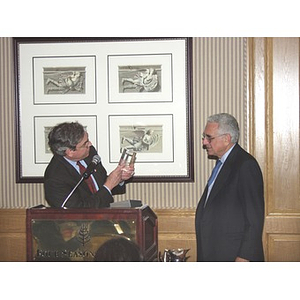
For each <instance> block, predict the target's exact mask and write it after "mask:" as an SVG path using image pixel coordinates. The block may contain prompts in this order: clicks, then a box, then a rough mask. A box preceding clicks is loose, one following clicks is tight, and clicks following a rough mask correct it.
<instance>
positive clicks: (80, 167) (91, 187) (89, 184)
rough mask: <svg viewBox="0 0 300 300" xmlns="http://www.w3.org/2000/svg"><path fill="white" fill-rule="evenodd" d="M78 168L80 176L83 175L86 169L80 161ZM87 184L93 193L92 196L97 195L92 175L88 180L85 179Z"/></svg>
mask: <svg viewBox="0 0 300 300" xmlns="http://www.w3.org/2000/svg"><path fill="white" fill-rule="evenodd" d="M77 166H78V167H79V170H80V174H81V175H83V173H84V171H85V170H86V168H85V167H84V166H83V165H82V164H81V163H80V162H79V161H78V162H77ZM85 182H86V184H87V185H88V187H89V189H90V191H91V192H92V194H95V193H96V192H97V189H96V187H95V184H94V182H93V179H92V177H91V175H90V176H89V177H88V178H87V179H85Z"/></svg>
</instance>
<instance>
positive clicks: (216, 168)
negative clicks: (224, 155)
mask: <svg viewBox="0 0 300 300" xmlns="http://www.w3.org/2000/svg"><path fill="white" fill-rule="evenodd" d="M221 165H222V162H221V161H220V160H218V161H217V163H216V165H215V167H214V168H213V170H212V173H211V175H210V177H209V179H208V186H210V185H211V184H212V183H213V181H214V180H215V178H216V176H217V174H218V171H219V169H220V167H221Z"/></svg>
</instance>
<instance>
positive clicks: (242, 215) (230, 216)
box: [196, 144, 264, 261]
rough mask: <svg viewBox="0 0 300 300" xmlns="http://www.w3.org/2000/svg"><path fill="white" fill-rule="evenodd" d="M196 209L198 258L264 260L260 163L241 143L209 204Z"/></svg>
mask: <svg viewBox="0 0 300 300" xmlns="http://www.w3.org/2000/svg"><path fill="white" fill-rule="evenodd" d="M206 195H207V186H206V188H205V190H204V193H203V195H202V197H201V199H200V202H199V204H198V207H197V210H196V237H197V260H198V261H234V260H235V258H236V257H237V256H239V257H242V258H245V259H248V260H250V261H263V260H264V254H263V246H262V230H263V224H264V192H263V178H262V173H261V170H260V167H259V165H258V163H257V161H256V160H255V158H254V157H253V156H251V155H250V154H249V153H247V152H246V151H245V150H244V149H242V148H241V147H240V146H239V145H238V144H236V145H235V146H234V148H233V149H232V151H231V153H230V154H229V156H228V157H227V159H226V161H225V163H224V165H223V167H222V169H221V170H220V173H219V175H218V176H217V178H216V181H215V183H214V186H213V188H212V190H211V193H210V195H209V198H208V201H207V204H206V206H205V208H204V202H205V198H206Z"/></svg>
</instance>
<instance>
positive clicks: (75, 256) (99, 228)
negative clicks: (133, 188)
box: [26, 206, 157, 262]
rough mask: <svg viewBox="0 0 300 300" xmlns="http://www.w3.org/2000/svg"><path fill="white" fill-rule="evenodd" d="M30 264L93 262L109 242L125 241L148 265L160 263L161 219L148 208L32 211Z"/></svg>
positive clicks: (28, 246) (30, 214) (28, 257)
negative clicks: (159, 234) (129, 242)
mask: <svg viewBox="0 0 300 300" xmlns="http://www.w3.org/2000/svg"><path fill="white" fill-rule="evenodd" d="M26 222H27V260H28V261H71V262H75V261H82V262H85V261H93V260H94V256H95V253H96V251H97V250H98V248H99V247H100V246H101V245H102V244H103V243H104V242H105V241H107V240H109V239H112V238H117V237H125V238H127V239H129V240H131V241H133V242H135V243H136V244H138V245H139V247H140V249H141V252H142V254H143V256H144V258H145V260H146V261H155V260H157V218H156V215H155V214H154V213H153V211H152V210H151V209H150V208H149V207H148V206H143V207H141V208H128V209H115V208H107V209H92V210H91V209H66V210H64V209H54V208H42V209H35V208H32V209H28V210H27V220H26Z"/></svg>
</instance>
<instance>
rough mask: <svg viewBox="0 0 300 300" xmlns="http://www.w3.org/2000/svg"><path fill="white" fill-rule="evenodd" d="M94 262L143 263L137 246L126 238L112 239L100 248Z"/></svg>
mask: <svg viewBox="0 0 300 300" xmlns="http://www.w3.org/2000/svg"><path fill="white" fill-rule="evenodd" d="M94 261H98V262H105V261H106V262H122V261H127V262H140V261H144V260H143V256H142V254H141V251H140V248H139V246H138V245H137V244H136V243H134V242H132V241H130V240H128V239H126V238H123V237H121V238H113V239H110V240H108V241H106V242H105V243H104V244H102V245H101V246H100V248H99V249H98V250H97V252H96V254H95V258H94Z"/></svg>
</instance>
